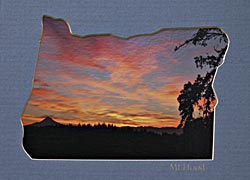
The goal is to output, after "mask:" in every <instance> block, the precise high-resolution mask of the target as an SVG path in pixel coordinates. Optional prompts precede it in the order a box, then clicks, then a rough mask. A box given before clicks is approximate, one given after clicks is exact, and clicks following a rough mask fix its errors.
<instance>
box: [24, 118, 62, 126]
mask: <svg viewBox="0 0 250 180" xmlns="http://www.w3.org/2000/svg"><path fill="white" fill-rule="evenodd" d="M49 126H64V125H63V124H60V123H58V122H56V121H55V120H53V119H52V118H51V117H49V116H48V117H46V118H45V119H44V120H42V121H40V122H36V123H33V124H30V125H27V127H49Z"/></svg>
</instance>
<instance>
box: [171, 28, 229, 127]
mask: <svg viewBox="0 0 250 180" xmlns="http://www.w3.org/2000/svg"><path fill="white" fill-rule="evenodd" d="M212 40H214V41H216V42H217V44H216V45H214V47H213V48H214V52H213V54H206V55H205V56H204V55H200V56H196V57H194V62H195V64H196V67H197V68H200V69H202V68H203V67H205V66H208V67H209V68H210V69H211V70H210V71H209V72H207V73H206V75H204V76H201V75H200V74H198V76H197V78H196V80H195V81H194V82H193V83H191V82H190V81H189V82H188V83H186V84H184V88H183V89H182V90H181V91H180V95H179V96H178V98H177V100H178V102H179V108H178V110H179V111H180V116H181V121H180V124H179V126H178V128H180V127H185V125H186V123H187V122H192V121H193V120H194V118H193V113H194V108H195V106H197V108H198V110H199V111H200V112H202V114H203V119H209V118H208V116H209V114H211V113H213V109H211V104H212V102H213V101H215V100H216V98H215V94H214V91H213V88H212V83H213V78H214V75H215V72H216V69H217V68H218V66H219V65H220V64H221V63H222V61H223V58H224V55H225V52H226V50H227V47H228V45H227V44H228V38H227V36H226V34H225V33H224V32H223V31H222V30H221V29H218V28H200V29H199V30H198V32H197V33H195V34H194V35H193V37H192V38H191V39H188V40H186V41H185V42H184V43H183V44H180V45H179V46H176V47H175V51H178V50H179V49H180V48H181V47H184V46H188V45H190V44H192V45H194V46H202V47H206V46H207V45H208V44H209V42H211V41H212ZM221 46H222V47H221ZM219 47H220V48H219Z"/></svg>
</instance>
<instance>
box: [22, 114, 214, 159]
mask: <svg viewBox="0 0 250 180" xmlns="http://www.w3.org/2000/svg"><path fill="white" fill-rule="evenodd" d="M203 121H204V119H196V120H195V121H194V122H195V123H192V125H191V126H190V127H188V128H186V130H185V129H184V133H183V134H182V135H177V134H172V135H171V134H167V133H163V134H162V135H160V134H156V133H153V132H147V131H144V130H142V131H135V128H132V127H122V128H120V127H115V126H113V125H105V124H99V125H95V126H90V125H78V126H73V125H67V126H65V125H64V126H47V127H34V126H25V127H24V137H23V145H24V148H25V150H26V151H27V153H28V154H29V155H30V156H31V157H32V158H38V159H40V158H41V159H211V158H212V124H211V123H210V124H209V126H207V127H205V126H204V122H203ZM206 122H207V120H206ZM211 122H212V121H211Z"/></svg>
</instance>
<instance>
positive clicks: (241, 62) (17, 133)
mask: <svg viewBox="0 0 250 180" xmlns="http://www.w3.org/2000/svg"><path fill="white" fill-rule="evenodd" d="M0 6H1V7H0V8H1V12H0V13H1V16H0V25H1V27H0V33H1V39H0V55H1V59H0V75H1V76H0V94H1V98H0V117H1V119H0V120H1V122H0V178H1V179H26V180H28V179H53V180H55V179H62V180H64V179H102V180H105V179H116V180H117V179H118V180H119V179H144V180H147V179H154V180H157V179H164V180H166V179H181V180H183V179H187V180H188V179H199V180H203V179H211V180H212V179H213V180H214V179H229V180H230V179H237V180H240V179H248V178H247V177H249V176H250V170H249V169H250V159H249V153H250V140H249V135H250V134H249V129H250V126H249V124H250V122H249V119H250V118H249V115H250V113H249V100H250V98H249V91H250V87H249V86H250V83H249V77H250V73H249V72H250V71H249V68H250V60H249V55H250V53H249V52H250V51H249V48H250V46H249V43H250V32H249V29H250V1H248V0H241V1H239V0H218V1H216V0H214V1H211V0H207V1H198V0H188V1H166V0H165V1H164V0H162V1H157V0H154V1H152V0H144V1H143V0H141V1H138V0H137V1H136V0H120V1H116V0H107V1H101V0H88V1H87V0H78V1H70V0H60V1H59V0H58V1H55V0H44V1H39V2H33V1H20V0H19V1H18V0H17V1H11V0H0ZM44 14H47V15H50V16H54V17H59V18H63V19H65V20H66V21H68V22H69V23H70V25H71V29H72V32H73V33H74V34H79V35H86V34H96V33H112V34H115V35H119V36H123V37H127V36H130V35H135V34H141V33H151V32H154V31H156V30H159V29H160V28H166V27H192V26H209V25H212V26H220V27H221V28H223V29H224V30H225V31H226V33H227V34H228V35H229V38H230V40H231V44H230V48H229V51H228V54H227V56H226V60H225V63H224V64H223V65H222V67H221V68H220V69H219V71H218V73H217V77H216V81H215V83H214V86H215V89H216V92H217V95H218V98H219V105H218V106H217V109H216V133H215V135H216V140H215V160H214V161H209V162H204V163H205V165H206V169H207V170H206V171H205V172H175V171H171V170H170V163H171V162H157V161H153V162H152V161H151V162H110V161H107V162H84V161H80V162H79V161H78V162H73V161H32V160H30V159H29V158H28V156H27V155H26V154H25V153H24V151H23V149H22V146H21V138H22V126H21V123H20V116H21V114H22V110H23V108H24V106H25V103H26V101H27V98H28V97H29V93H30V90H31V87H32V77H33V72H34V67H35V62H36V61H35V60H36V54H37V50H38V41H39V38H40V34H41V18H42V15H44ZM190 164H194V165H199V164H200V162H190Z"/></svg>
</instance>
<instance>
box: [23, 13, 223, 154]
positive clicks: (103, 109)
mask: <svg viewBox="0 0 250 180" xmlns="http://www.w3.org/2000/svg"><path fill="white" fill-rule="evenodd" d="M69 23H70V22H69ZM157 30H158V29H156V30H155V32H145V34H139V35H133V36H130V37H118V36H116V35H112V34H106V33H104V34H94V33H93V34H90V35H85V36H81V35H75V34H74V32H71V29H70V25H69V24H68V23H67V22H66V21H65V20H63V19H56V18H53V17H50V16H43V19H42V34H41V37H40V42H39V49H38V52H37V64H36V67H35V74H34V78H33V86H32V89H31V94H30V97H29V99H28V100H27V103H26V106H25V107H24V111H23V114H22V116H21V122H22V124H23V127H24V128H23V147H24V149H25V151H26V152H27V154H28V155H29V156H30V157H31V158H34V159H213V148H214V147H213V141H214V121H215V113H214V112H215V110H216V105H217V104H218V100H217V97H216V92H215V91H216V89H214V88H213V82H214V81H215V79H216V78H215V77H216V74H217V70H218V67H219V66H220V65H222V64H223V62H224V58H225V54H226V52H227V49H228V37H227V35H226V34H225V32H224V31H223V30H221V29H220V28H218V27H196V28H170V29H164V28H163V29H161V30H158V31H157ZM216 120H217V121H220V120H219V119H216Z"/></svg>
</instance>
